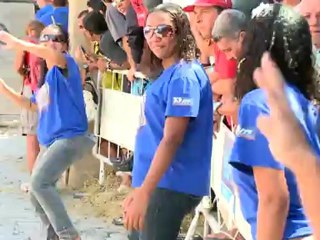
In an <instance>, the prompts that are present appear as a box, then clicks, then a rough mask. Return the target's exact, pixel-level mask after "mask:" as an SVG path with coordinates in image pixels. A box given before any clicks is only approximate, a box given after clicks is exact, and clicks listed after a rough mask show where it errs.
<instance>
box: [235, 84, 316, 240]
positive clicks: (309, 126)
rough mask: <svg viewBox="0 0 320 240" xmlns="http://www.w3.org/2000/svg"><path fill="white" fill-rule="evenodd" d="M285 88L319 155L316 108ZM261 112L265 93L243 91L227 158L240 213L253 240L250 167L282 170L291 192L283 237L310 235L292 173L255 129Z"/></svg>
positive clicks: (253, 188) (253, 196)
mask: <svg viewBox="0 0 320 240" xmlns="http://www.w3.org/2000/svg"><path fill="white" fill-rule="evenodd" d="M286 91H287V97H288V100H289V102H290V106H291V108H292V110H293V111H294V113H295V116H296V117H297V119H298V120H299V122H300V123H301V126H302V128H303V129H304V131H305V134H306V137H307V139H308V140H309V142H310V145H311V146H312V147H313V149H314V150H315V152H316V153H318V154H319V149H320V148H319V147H320V144H319V139H318V136H317V119H318V111H317V110H316V108H315V107H314V106H313V105H312V104H311V103H310V101H308V100H307V99H306V98H305V97H304V96H303V95H302V94H301V93H300V92H299V91H298V90H297V89H296V88H294V87H290V86H287V87H286ZM260 114H269V108H268V106H267V101H266V97H265V94H264V92H263V91H262V90H261V89H257V90H253V91H251V92H249V93H248V94H246V95H245V97H244V98H243V99H242V101H241V104H240V111H239V126H238V129H237V133H236V135H237V137H236V141H235V144H234V147H233V150H232V155H231V157H230V163H231V165H232V166H233V167H234V168H233V178H234V181H235V183H236V185H237V187H238V192H239V197H240V202H241V209H242V213H243V215H244V217H245V219H246V220H247V221H248V223H249V224H250V226H251V233H252V236H253V239H256V234H257V211H258V194H257V188H256V184H255V180H254V175H253V167H264V168H272V169H276V170H283V171H284V172H285V177H286V181H287V185H288V190H289V194H290V206H289V212H288V217H287V223H286V227H285V232H284V237H283V238H284V239H291V238H299V237H303V236H308V235H311V234H312V230H311V228H310V226H309V222H308V220H307V219H306V216H305V213H304V209H303V208H302V204H301V200H300V196H299V192H298V189H297V183H296V179H295V177H294V175H293V173H292V172H291V171H290V170H289V169H287V168H285V167H284V166H283V165H282V164H281V163H279V162H277V161H276V160H275V159H274V158H273V156H272V154H271V152H270V150H269V145H268V141H267V139H266V138H265V137H264V136H263V135H262V134H261V132H259V130H258V128H257V125H256V121H257V118H258V116H259V115H260ZM292 147H293V148H294V146H292Z"/></svg>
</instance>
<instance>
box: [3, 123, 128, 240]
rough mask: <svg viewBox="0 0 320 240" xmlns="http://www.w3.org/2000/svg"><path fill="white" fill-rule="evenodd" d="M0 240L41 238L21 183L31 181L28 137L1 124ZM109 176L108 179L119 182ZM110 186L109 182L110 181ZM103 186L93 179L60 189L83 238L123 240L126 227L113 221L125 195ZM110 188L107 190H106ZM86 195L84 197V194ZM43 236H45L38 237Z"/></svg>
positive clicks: (85, 239)
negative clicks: (27, 161) (80, 186)
mask: <svg viewBox="0 0 320 240" xmlns="http://www.w3.org/2000/svg"><path fill="white" fill-rule="evenodd" d="M0 133H1V135H0V240H24V239H28V238H29V237H31V239H32V240H38V239H39V238H37V234H38V233H39V225H40V224H39V221H38V218H37V217H36V216H35V213H34V210H33V208H32V206H31V205H30V203H29V199H28V195H27V194H25V193H22V192H21V191H20V184H21V183H22V182H26V181H28V178H29V176H28V173H27V170H26V164H25V159H24V156H25V139H24V138H23V137H20V136H18V131H17V129H16V128H15V127H9V128H6V129H4V128H0ZM113 179H114V180H112V175H111V177H110V178H109V181H108V182H109V183H110V184H111V183H112V182H116V180H115V178H113ZM108 186H109V185H108ZM108 186H107V188H101V187H100V186H99V185H98V184H96V183H94V182H92V183H90V184H89V185H87V186H86V187H84V189H82V190H86V194H84V191H82V190H78V191H71V190H68V189H60V191H61V195H62V196H63V199H64V201H65V203H66V205H67V208H68V211H69V212H70V214H71V216H72V219H73V220H74V223H75V226H76V227H77V229H79V231H80V233H81V236H82V239H84V240H100V239H101V240H102V239H104V240H105V239H111V240H123V239H126V233H125V231H124V229H123V228H119V227H116V226H114V225H112V224H111V221H112V217H113V216H119V214H120V204H121V199H122V198H123V197H121V196H117V194H113V193H112V191H114V192H115V193H116V190H108ZM107 190H108V191H107ZM84 195H85V196H86V197H83V196H84ZM39 240H43V239H39Z"/></svg>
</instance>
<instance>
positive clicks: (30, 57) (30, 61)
mask: <svg viewBox="0 0 320 240" xmlns="http://www.w3.org/2000/svg"><path fill="white" fill-rule="evenodd" d="M26 41H29V42H31V43H37V42H36V41H35V40H32V39H30V38H28V39H26ZM24 61H25V62H24V64H25V66H27V67H28V69H29V74H28V75H27V76H25V78H24V85H26V86H30V87H31V90H32V91H36V90H37V88H38V81H39V79H40V73H41V64H40V63H41V60H40V58H39V57H37V56H35V55H34V54H31V53H29V52H25V58H24Z"/></svg>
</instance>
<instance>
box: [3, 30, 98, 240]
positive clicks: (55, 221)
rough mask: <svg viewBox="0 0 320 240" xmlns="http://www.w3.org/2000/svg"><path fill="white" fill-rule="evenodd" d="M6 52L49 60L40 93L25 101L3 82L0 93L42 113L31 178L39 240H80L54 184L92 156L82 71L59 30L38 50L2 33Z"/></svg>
mask: <svg viewBox="0 0 320 240" xmlns="http://www.w3.org/2000/svg"><path fill="white" fill-rule="evenodd" d="M0 41H2V42H4V43H5V44H6V45H7V47H10V48H14V49H16V50H20V51H27V52H30V53H31V54H34V55H37V56H38V57H40V58H43V59H45V61H46V65H47V68H48V71H47V73H46V75H45V80H44V83H43V85H42V86H41V88H40V89H39V90H38V91H37V92H36V93H35V94H34V95H33V96H32V97H31V98H30V99H28V98H26V97H24V96H21V95H20V94H18V93H16V92H15V91H14V90H12V89H11V88H9V87H8V86H7V85H6V84H5V83H4V81H3V80H1V81H0V91H1V93H2V94H4V95H5V96H7V97H8V98H9V99H10V100H12V101H13V102H15V103H17V104H18V105H20V106H21V107H23V108H25V109H28V110H33V111H38V114H39V122H38V130H37V133H38V140H39V143H40V145H41V150H40V153H39V155H38V158H37V160H36V163H35V166H34V168H33V170H32V175H31V184H30V185H31V189H30V196H31V202H32V204H33V205H34V207H35V209H36V212H37V213H38V214H39V216H40V218H41V221H42V223H43V226H44V227H45V228H44V230H45V233H44V234H45V235H46V236H41V239H64V240H79V239H80V237H79V234H78V232H77V231H76V229H75V228H74V226H73V224H72V222H71V220H70V218H69V216H68V214H67V212H66V209H65V207H64V205H63V203H62V201H61V199H60V197H59V194H58V192H57V190H56V187H55V183H56V182H57V181H58V179H59V178H60V177H61V176H62V174H63V172H64V171H65V170H66V169H68V168H69V167H70V165H72V164H73V163H74V162H75V161H76V160H79V159H81V157H82V156H83V155H84V154H85V153H87V152H89V151H90V148H91V147H92V146H93V143H92V141H91V140H90V139H89V138H88V137H87V135H86V132H87V128H88V124H87V117H86V113H85V106H84V100H83V94H82V84H81V77H80V72H79V68H78V66H77V64H76V62H75V61H74V59H73V58H72V57H71V56H70V55H69V54H68V53H67V49H68V38H67V35H66V34H65V33H64V32H63V31H62V29H61V28H60V27H59V26H57V25H50V26H48V27H46V28H45V29H44V30H43V31H42V33H41V36H40V44H39V45H35V44H33V43H30V42H26V41H22V40H20V39H18V38H16V37H14V36H12V35H10V34H9V33H6V32H3V31H1V32H0Z"/></svg>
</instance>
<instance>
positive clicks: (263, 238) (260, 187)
mask: <svg viewBox="0 0 320 240" xmlns="http://www.w3.org/2000/svg"><path fill="white" fill-rule="evenodd" d="M253 173H254V179H255V183H256V186H257V191H258V199H259V203H258V216H257V239H259V240H270V239H273V240H282V239H283V235H284V229H285V224H286V219H287V215H288V210H289V193H288V187H287V182H286V178H285V175H284V171H281V170H275V169H270V168H262V167H254V168H253Z"/></svg>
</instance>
